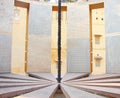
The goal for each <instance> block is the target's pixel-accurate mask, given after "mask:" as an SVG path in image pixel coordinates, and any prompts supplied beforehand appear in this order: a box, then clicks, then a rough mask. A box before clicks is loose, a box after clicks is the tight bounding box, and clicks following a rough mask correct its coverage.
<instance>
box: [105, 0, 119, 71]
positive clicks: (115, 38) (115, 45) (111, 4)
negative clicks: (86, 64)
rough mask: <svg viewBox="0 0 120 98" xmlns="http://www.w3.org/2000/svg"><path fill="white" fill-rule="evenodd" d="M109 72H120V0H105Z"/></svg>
mask: <svg viewBox="0 0 120 98" xmlns="http://www.w3.org/2000/svg"><path fill="white" fill-rule="evenodd" d="M105 24H106V27H105V28H106V39H107V40H106V52H107V57H106V59H107V73H120V44H119V42H120V1H119V0H106V1H105Z"/></svg>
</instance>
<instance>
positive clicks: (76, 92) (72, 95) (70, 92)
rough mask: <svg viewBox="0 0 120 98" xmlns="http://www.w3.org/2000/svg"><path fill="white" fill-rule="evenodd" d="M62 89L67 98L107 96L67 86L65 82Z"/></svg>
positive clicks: (98, 97) (101, 97) (100, 97)
mask: <svg viewBox="0 0 120 98" xmlns="http://www.w3.org/2000/svg"><path fill="white" fill-rule="evenodd" d="M61 89H62V91H63V93H64V94H65V96H66V98H106V97H104V96H100V95H96V94H92V93H89V92H86V91H82V90H80V89H78V88H74V87H69V86H66V85H64V84H61Z"/></svg>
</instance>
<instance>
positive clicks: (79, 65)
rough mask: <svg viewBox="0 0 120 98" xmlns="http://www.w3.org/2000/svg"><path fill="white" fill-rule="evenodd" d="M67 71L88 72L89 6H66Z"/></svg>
mask: <svg viewBox="0 0 120 98" xmlns="http://www.w3.org/2000/svg"><path fill="white" fill-rule="evenodd" d="M67 21H68V24H67V71H68V72H89V71H90V64H89V63H90V59H89V58H90V55H89V50H90V49H89V47H90V46H89V7H88V6H87V5H81V6H72V5H71V6H68V11H67Z"/></svg>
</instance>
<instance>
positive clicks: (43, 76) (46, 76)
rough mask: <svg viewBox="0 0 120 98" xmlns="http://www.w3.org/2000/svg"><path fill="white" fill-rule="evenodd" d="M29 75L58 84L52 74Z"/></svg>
mask: <svg viewBox="0 0 120 98" xmlns="http://www.w3.org/2000/svg"><path fill="white" fill-rule="evenodd" d="M28 75H29V76H31V77H34V78H38V79H45V80H49V81H54V82H57V80H56V79H55V77H54V76H53V75H52V74H51V73H28Z"/></svg>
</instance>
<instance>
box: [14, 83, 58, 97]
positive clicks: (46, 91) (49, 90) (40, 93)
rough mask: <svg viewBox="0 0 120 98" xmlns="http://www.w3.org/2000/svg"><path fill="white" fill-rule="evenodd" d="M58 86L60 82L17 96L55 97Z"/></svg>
mask: <svg viewBox="0 0 120 98" xmlns="http://www.w3.org/2000/svg"><path fill="white" fill-rule="evenodd" d="M57 87H58V84H56V85H52V86H49V87H45V88H42V89H38V90H36V91H33V92H30V93H27V94H24V95H21V96H18V97H15V98H53V95H54V94H55V92H56V90H57Z"/></svg>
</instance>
